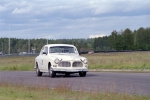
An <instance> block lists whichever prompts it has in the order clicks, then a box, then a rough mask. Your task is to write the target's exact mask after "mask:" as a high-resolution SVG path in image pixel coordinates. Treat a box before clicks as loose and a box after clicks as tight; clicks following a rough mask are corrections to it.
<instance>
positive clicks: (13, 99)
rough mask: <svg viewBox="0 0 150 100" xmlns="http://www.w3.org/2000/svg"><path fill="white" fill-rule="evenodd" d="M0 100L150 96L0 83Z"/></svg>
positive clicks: (146, 99)
mask: <svg viewBox="0 0 150 100" xmlns="http://www.w3.org/2000/svg"><path fill="white" fill-rule="evenodd" d="M0 99H1V100H150V96H138V95H129V94H117V93H111V92H108V93H94V92H77V91H72V90H70V89H69V88H67V87H65V86H59V87H56V88H55V89H50V88H47V87H28V86H23V85H12V84H6V83H0Z"/></svg>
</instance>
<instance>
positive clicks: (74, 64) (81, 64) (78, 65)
mask: <svg viewBox="0 0 150 100" xmlns="http://www.w3.org/2000/svg"><path fill="white" fill-rule="evenodd" d="M72 67H83V63H82V62H73V64H72Z"/></svg>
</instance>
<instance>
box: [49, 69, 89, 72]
mask: <svg viewBox="0 0 150 100" xmlns="http://www.w3.org/2000/svg"><path fill="white" fill-rule="evenodd" d="M52 71H55V72H70V73H78V72H88V69H85V68H83V69H60V68H59V69H57V68H53V69H52Z"/></svg>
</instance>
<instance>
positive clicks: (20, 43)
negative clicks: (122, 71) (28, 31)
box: [0, 27, 150, 54]
mask: <svg viewBox="0 0 150 100" xmlns="http://www.w3.org/2000/svg"><path fill="white" fill-rule="evenodd" d="M47 43H48V44H58V43H60V44H73V45H75V46H76V47H77V49H78V50H79V51H80V52H87V51H89V50H94V51H109V50H116V51H117V50H150V28H142V27H141V28H139V29H138V30H134V31H132V30H130V29H129V28H127V29H125V30H121V31H116V30H114V31H112V33H111V35H110V36H104V37H99V38H95V39H90V38H88V39H56V40H54V39H49V40H48V41H47V39H43V38H41V39H18V38H10V53H19V52H28V53H31V52H32V49H36V53H39V52H40V50H41V48H42V47H43V45H45V44H47ZM1 51H3V53H5V54H7V53H8V52H9V38H0V52H1Z"/></svg>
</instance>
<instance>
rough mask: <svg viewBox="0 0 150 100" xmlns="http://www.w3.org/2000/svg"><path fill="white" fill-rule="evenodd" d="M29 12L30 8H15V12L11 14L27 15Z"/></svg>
mask: <svg viewBox="0 0 150 100" xmlns="http://www.w3.org/2000/svg"><path fill="white" fill-rule="evenodd" d="M30 10H31V8H30V7H28V8H20V9H19V8H15V10H14V11H13V12H12V14H27V13H29V12H30Z"/></svg>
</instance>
